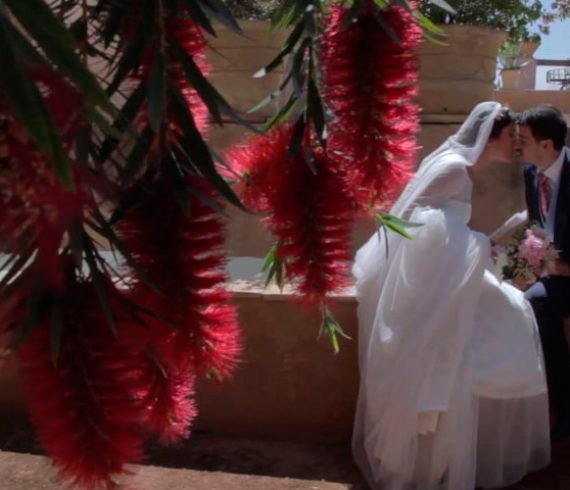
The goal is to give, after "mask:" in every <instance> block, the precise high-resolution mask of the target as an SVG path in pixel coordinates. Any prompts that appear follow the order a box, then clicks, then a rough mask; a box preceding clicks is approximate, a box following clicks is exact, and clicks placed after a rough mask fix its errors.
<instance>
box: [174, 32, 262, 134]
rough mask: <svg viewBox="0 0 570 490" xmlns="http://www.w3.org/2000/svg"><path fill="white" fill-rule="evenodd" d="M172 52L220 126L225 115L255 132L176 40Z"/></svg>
mask: <svg viewBox="0 0 570 490" xmlns="http://www.w3.org/2000/svg"><path fill="white" fill-rule="evenodd" d="M170 47H171V49H172V52H173V53H174V55H175V56H176V58H177V59H178V61H180V63H181V64H182V68H183V69H184V74H185V76H186V79H187V80H188V82H190V84H191V85H192V86H193V87H194V88H195V89H196V91H197V92H198V95H199V96H200V98H201V99H202V100H203V101H204V103H205V104H206V106H207V107H208V110H209V111H210V114H212V116H213V117H214V120H215V121H216V122H217V123H218V124H220V125H221V124H223V121H222V117H221V114H225V115H226V116H227V117H229V118H230V119H232V120H234V121H235V122H237V123H238V124H241V125H242V126H245V127H247V128H249V129H251V130H253V131H255V128H254V127H253V126H252V125H251V124H250V123H249V122H248V121H245V120H244V119H242V118H241V117H240V116H239V115H238V114H237V113H236V112H235V111H234V109H233V108H232V106H231V105H230V104H228V102H227V101H226V99H225V98H224V97H223V96H222V95H221V94H220V93H219V92H218V91H217V90H216V88H215V87H214V86H213V85H212V84H211V83H210V82H209V81H208V79H207V78H206V77H205V76H204V74H203V73H202V71H201V70H200V68H199V67H198V65H197V64H196V63H195V61H194V59H193V58H192V56H190V55H189V54H188V52H187V51H185V50H184V49H183V48H182V47H181V46H180V45H179V44H178V42H177V41H176V40H175V39H172V40H171V42H170Z"/></svg>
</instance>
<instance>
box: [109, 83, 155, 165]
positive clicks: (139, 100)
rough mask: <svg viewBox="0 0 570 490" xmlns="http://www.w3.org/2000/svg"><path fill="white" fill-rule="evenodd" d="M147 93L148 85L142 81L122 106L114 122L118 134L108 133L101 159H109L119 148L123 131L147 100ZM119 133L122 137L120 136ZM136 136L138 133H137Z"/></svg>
mask: <svg viewBox="0 0 570 490" xmlns="http://www.w3.org/2000/svg"><path fill="white" fill-rule="evenodd" d="M145 94H146V85H145V83H144V82H141V83H139V85H138V86H137V88H136V89H135V90H134V91H133V92H132V93H131V94H130V96H129V98H128V99H127V101H126V102H125V103H124V104H123V107H121V110H120V111H119V114H118V116H117V118H116V119H115V122H114V123H113V128H114V129H115V131H116V134H111V133H108V134H107V138H106V139H105V141H103V143H102V145H101V150H100V158H101V160H107V158H109V156H110V155H111V154H112V153H113V152H114V151H115V150H116V149H117V146H118V144H119V143H120V141H121V139H122V135H123V131H125V130H126V129H127V128H129V126H130V125H131V123H132V122H133V121H134V119H135V117H136V115H137V114H138V113H139V111H140V108H141V107H142V104H143V102H144V101H145ZM133 132H134V129H133ZM118 135H120V136H121V137H118ZM135 136H138V135H136V134H135Z"/></svg>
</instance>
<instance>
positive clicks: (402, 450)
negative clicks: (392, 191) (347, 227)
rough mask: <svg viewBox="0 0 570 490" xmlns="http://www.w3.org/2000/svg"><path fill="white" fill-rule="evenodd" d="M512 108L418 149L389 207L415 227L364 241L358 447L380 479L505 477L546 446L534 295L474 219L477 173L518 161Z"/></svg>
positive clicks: (427, 481)
mask: <svg viewBox="0 0 570 490" xmlns="http://www.w3.org/2000/svg"><path fill="white" fill-rule="evenodd" d="M513 133H514V121H513V117H512V115H511V113H510V112H509V111H508V110H507V109H505V108H502V107H501V105H500V104H498V103H496V102H484V103H482V104H479V105H478V106H476V107H475V108H474V109H473V111H472V113H471V114H470V115H469V117H468V118H467V120H466V121H465V122H464V124H463V125H462V126H461V128H460V129H459V131H458V132H457V133H456V134H455V135H453V136H451V137H450V138H448V139H447V141H446V142H445V143H444V144H443V145H442V146H441V147H440V148H438V149H437V150H436V151H435V152H433V153H432V154H431V155H429V156H428V157H427V158H425V159H424V160H423V162H422V163H421V165H420V167H419V169H418V171H417V173H416V175H415V177H414V178H413V179H412V181H411V182H410V184H409V185H408V186H407V188H406V189H405V191H404V192H403V194H402V196H401V197H400V198H399V200H398V201H397V202H396V203H395V205H394V206H393V208H392V210H391V213H392V214H393V215H396V216H398V217H401V218H404V219H407V220H410V221H413V222H417V223H421V224H422V226H420V227H418V228H414V229H413V231H412V235H414V239H413V240H407V239H405V238H402V237H400V236H399V235H396V234H394V233H389V234H387V235H384V234H381V233H376V234H375V235H373V236H372V237H371V238H370V239H369V241H368V242H367V243H366V244H365V245H364V246H363V247H362V248H361V249H360V250H359V251H358V252H357V255H356V260H355V265H354V269H353V273H354V275H355V276H356V279H357V282H356V294H357V299H358V302H359V306H358V319H359V365H360V378H361V380H360V393H359V400H358V407H357V414H356V420H355V428H354V436H353V453H354V457H355V460H356V461H357V463H358V464H359V466H360V467H361V469H362V471H363V473H364V474H365V476H366V478H367V479H368V481H369V484H370V485H371V487H372V488H374V489H381V490H408V489H410V490H411V489H414V490H432V489H437V490H472V489H473V488H474V487H475V486H479V487H483V488H497V487H503V486H507V485H510V484H512V483H514V482H516V481H518V480H519V479H520V478H522V477H523V476H524V474H525V473H527V472H528V471H532V470H536V469H539V468H542V467H544V466H545V465H547V464H548V462H549V459H550V441H549V415H548V402H547V393H546V381H545V374H544V367H543V358H542V351H541V347H540V341H539V337H538V333H537V326H536V322H535V319H534V316H533V313H532V309H531V307H530V305H529V304H528V303H527V302H526V300H525V299H524V298H523V295H522V293H521V292H520V291H518V290H517V289H515V288H513V287H512V286H510V285H509V284H507V283H504V282H499V281H498V280H497V279H496V278H495V276H493V274H492V273H491V272H490V271H489V270H488V269H487V267H490V244H489V239H488V237H487V236H485V235H483V234H481V233H478V232H476V231H474V230H471V229H470V228H469V227H468V226H467V223H468V222H469V219H470V215H471V189H472V181H471V176H472V175H473V173H475V172H477V171H479V170H480V169H482V168H484V167H485V166H487V165H489V164H491V163H492V162H496V161H510V159H511V154H512V149H513V138H514V136H513Z"/></svg>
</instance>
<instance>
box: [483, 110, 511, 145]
mask: <svg viewBox="0 0 570 490" xmlns="http://www.w3.org/2000/svg"><path fill="white" fill-rule="evenodd" d="M516 120H517V116H516V114H515V113H514V112H513V111H511V110H510V109H509V108H508V107H502V108H501V112H500V113H499V115H498V116H497V117H496V118H495V121H494V122H493V128H492V129H491V134H490V135H489V139H495V138H498V137H499V136H500V135H501V131H502V130H503V129H505V128H506V127H507V126H509V125H510V124H512V123H514V122H515V121H516Z"/></svg>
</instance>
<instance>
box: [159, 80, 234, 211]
mask: <svg viewBox="0 0 570 490" xmlns="http://www.w3.org/2000/svg"><path fill="white" fill-rule="evenodd" d="M168 94H169V100H170V102H171V104H170V106H171V108H172V111H173V113H174V116H175V117H176V120H177V121H178V124H180V127H181V129H182V131H183V135H182V136H181V137H180V138H179V144H180V146H181V147H182V148H183V149H184V151H185V153H186V155H187V156H188V157H189V158H191V159H192V162H193V164H194V166H195V167H196V169H198V170H199V171H200V173H202V174H203V175H204V177H206V178H207V179H208V181H209V182H210V183H211V184H212V185H213V186H214V187H215V188H216V190H217V191H218V192H219V193H220V194H221V195H223V196H224V197H225V198H226V199H227V200H228V201H229V202H231V203H232V204H234V205H235V206H237V207H239V208H241V209H245V208H244V207H243V205H242V203H241V201H240V200H239V198H238V197H237V196H236V195H235V193H234V191H233V190H232V188H231V187H230V186H229V185H228V183H227V182H226V181H225V180H224V179H223V178H222V177H221V176H220V174H218V172H217V171H216V167H215V164H214V160H213V159H212V154H211V153H210V149H209V148H208V145H207V144H206V142H205V141H204V140H203V139H202V135H201V134H200V132H199V131H198V129H197V128H196V124H195V123H194V118H193V116H192V113H191V112H190V110H189V108H188V106H187V104H186V101H185V100H184V97H182V94H181V93H180V92H179V91H178V90H177V89H176V87H174V86H173V85H172V84H170V85H169V87H168Z"/></svg>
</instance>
